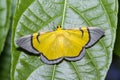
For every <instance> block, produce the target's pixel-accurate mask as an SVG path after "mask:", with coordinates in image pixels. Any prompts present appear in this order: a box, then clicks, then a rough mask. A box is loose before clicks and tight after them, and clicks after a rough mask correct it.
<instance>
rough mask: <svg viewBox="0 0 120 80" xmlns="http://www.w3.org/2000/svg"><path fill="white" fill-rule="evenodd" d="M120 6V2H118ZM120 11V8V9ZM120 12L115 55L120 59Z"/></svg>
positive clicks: (119, 14)
mask: <svg viewBox="0 0 120 80" xmlns="http://www.w3.org/2000/svg"><path fill="white" fill-rule="evenodd" d="M118 2H119V4H120V1H118ZM119 11H120V8H119ZM119 18H120V12H119V13H118V25H117V26H118V28H117V34H116V41H115V46H114V53H115V54H116V55H118V56H119V57H120V49H119V48H120V19H119Z"/></svg>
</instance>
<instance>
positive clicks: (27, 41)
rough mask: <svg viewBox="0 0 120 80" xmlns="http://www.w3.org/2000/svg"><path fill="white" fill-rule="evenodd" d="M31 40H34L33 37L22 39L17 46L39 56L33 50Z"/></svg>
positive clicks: (28, 36) (17, 42)
mask: <svg viewBox="0 0 120 80" xmlns="http://www.w3.org/2000/svg"><path fill="white" fill-rule="evenodd" d="M31 38H32V35H27V36H24V37H21V38H20V39H18V40H17V41H16V44H17V45H18V46H19V47H21V48H23V49H25V50H27V51H29V52H31V53H34V54H39V52H38V51H37V50H35V49H34V48H33V46H32V44H31Z"/></svg>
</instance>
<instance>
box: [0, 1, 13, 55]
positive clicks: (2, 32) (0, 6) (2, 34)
mask: <svg viewBox="0 0 120 80" xmlns="http://www.w3.org/2000/svg"><path fill="white" fill-rule="evenodd" d="M10 1H11V0H0V53H1V52H2V50H3V47H4V43H5V40H6V36H7V33H8V30H9V27H10V26H9V24H10V20H9V19H10Z"/></svg>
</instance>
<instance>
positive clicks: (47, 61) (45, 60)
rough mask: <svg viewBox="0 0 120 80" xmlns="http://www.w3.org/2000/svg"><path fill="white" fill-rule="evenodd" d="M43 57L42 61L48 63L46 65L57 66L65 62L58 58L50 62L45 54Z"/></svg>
mask: <svg viewBox="0 0 120 80" xmlns="http://www.w3.org/2000/svg"><path fill="white" fill-rule="evenodd" d="M40 57H41V60H42V61H43V62H44V63H46V64H50V65H51V64H57V63H59V62H61V61H62V60H63V58H58V59H55V60H48V59H47V58H46V57H45V56H44V55H43V54H41V55H40Z"/></svg>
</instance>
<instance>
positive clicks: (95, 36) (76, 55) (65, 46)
mask: <svg viewBox="0 0 120 80" xmlns="http://www.w3.org/2000/svg"><path fill="white" fill-rule="evenodd" d="M103 35H104V31H103V30H102V29H100V28H98V27H80V28H78V29H62V28H61V26H57V28H56V30H55V31H49V32H39V33H34V34H32V35H27V36H23V37H21V38H20V39H18V40H17V45H18V46H20V47H21V48H23V49H25V50H27V51H29V52H31V53H33V54H40V57H41V60H42V61H43V62H44V63H46V64H56V63H59V62H61V61H62V60H63V59H64V60H67V61H77V60H80V59H81V58H82V57H83V56H84V55H85V48H88V47H91V46H92V45H93V44H95V43H96V42H97V41H98V40H99V39H100V38H101V37H102V36H103Z"/></svg>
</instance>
